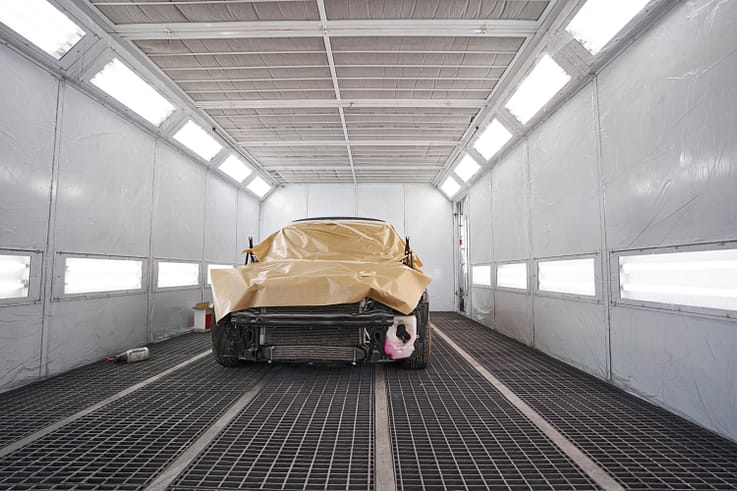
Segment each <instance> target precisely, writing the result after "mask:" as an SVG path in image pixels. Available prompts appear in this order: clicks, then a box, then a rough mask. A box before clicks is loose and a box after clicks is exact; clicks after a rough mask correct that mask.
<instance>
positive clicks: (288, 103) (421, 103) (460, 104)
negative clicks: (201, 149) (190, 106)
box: [195, 99, 487, 110]
mask: <svg viewBox="0 0 737 491" xmlns="http://www.w3.org/2000/svg"><path fill="white" fill-rule="evenodd" d="M486 103H487V101H486V99H343V100H340V101H338V100H336V99H277V100H237V99H236V100H222V101H197V102H196V103H195V104H196V105H197V107H198V108H200V109H205V110H208V109H252V108H304V107H306V108H316V107H335V108H337V107H343V108H348V109H351V108H364V107H388V108H396V107H445V108H471V109H478V108H481V107H484V106H486Z"/></svg>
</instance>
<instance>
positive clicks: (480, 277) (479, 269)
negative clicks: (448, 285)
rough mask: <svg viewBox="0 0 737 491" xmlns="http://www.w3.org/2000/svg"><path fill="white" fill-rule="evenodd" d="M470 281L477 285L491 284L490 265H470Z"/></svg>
mask: <svg viewBox="0 0 737 491" xmlns="http://www.w3.org/2000/svg"><path fill="white" fill-rule="evenodd" d="M471 282H472V283H473V284H474V285H479V286H491V265H489V264H485V265H481V266H471Z"/></svg>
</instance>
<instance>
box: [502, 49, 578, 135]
mask: <svg viewBox="0 0 737 491" xmlns="http://www.w3.org/2000/svg"><path fill="white" fill-rule="evenodd" d="M570 79H571V76H570V75H568V73H566V71H565V70H563V69H562V68H561V67H560V65H558V64H557V63H556V62H555V61H553V59H552V58H551V57H550V56H549V55H543V57H542V58H540V61H538V62H537V65H535V68H533V69H532V71H531V72H530V73H529V75H527V77H526V78H525V79H524V80H523V81H522V83H521V84H520V85H519V87H517V90H516V91H515V92H514V94H512V97H510V98H509V101H507V104H506V106H505V107H506V108H507V109H508V110H509V112H510V113H512V115H514V117H515V118H517V119H518V120H519V121H520V122H521V123H522V124H525V123H527V122H528V121H529V120H530V119H532V117H533V116H534V115H535V114H537V112H538V111H539V110H540V109H542V107H543V106H544V105H545V104H547V102H548V101H549V100H550V99H552V98H553V96H555V94H557V93H558V92H559V91H560V89H562V88H563V86H564V85H565V84H567V83H568V81H569V80H570Z"/></svg>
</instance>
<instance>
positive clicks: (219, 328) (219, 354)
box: [210, 316, 241, 367]
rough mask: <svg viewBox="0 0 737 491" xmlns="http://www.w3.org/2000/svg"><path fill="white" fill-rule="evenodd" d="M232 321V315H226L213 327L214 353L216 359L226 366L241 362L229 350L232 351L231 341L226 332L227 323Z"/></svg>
mask: <svg viewBox="0 0 737 491" xmlns="http://www.w3.org/2000/svg"><path fill="white" fill-rule="evenodd" d="M228 322H230V316H227V317H225V318H224V319H222V320H221V321H220V322H214V323H213V325H212V329H211V331H212V332H211V338H210V339H211V340H212V354H213V356H215V360H217V362H218V363H220V364H221V365H223V366H224V367H235V366H238V365H240V364H241V361H240V360H239V359H238V357H236V356H232V354H229V353H228V352H229V351H231V350H230V349H229V348H231V344H232V343H231V341H230V338H229V337H228V334H227V333H226V332H225V325H226V324H227V323H228Z"/></svg>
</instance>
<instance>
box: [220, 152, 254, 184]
mask: <svg viewBox="0 0 737 491" xmlns="http://www.w3.org/2000/svg"><path fill="white" fill-rule="evenodd" d="M218 169H220V170H221V171H223V172H224V173H226V174H228V175H229V176H230V177H232V178H233V179H235V180H236V181H238V182H243V181H244V180H245V179H246V177H248V176H249V175H251V169H250V168H248V166H247V165H246V164H244V163H243V161H242V160H241V159H239V158H238V157H236V156H235V155H231V156H230V157H228V158H227V159H225V162H223V163H222V164H220V167H218Z"/></svg>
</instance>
